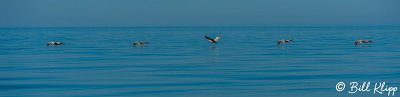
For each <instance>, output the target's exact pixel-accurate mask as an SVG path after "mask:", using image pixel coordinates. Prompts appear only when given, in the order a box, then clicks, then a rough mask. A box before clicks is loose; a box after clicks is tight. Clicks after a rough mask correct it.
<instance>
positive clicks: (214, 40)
mask: <svg viewBox="0 0 400 97" xmlns="http://www.w3.org/2000/svg"><path fill="white" fill-rule="evenodd" d="M221 36H222V35H219V36H217V37H215V39H212V38H210V37H207V36H206V35H205V36H204V37H205V38H206V39H208V41H210V42H211V43H217V42H218V39H219V38H220V37H221Z"/></svg>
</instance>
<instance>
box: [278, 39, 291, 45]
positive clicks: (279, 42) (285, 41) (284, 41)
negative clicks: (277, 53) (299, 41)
mask: <svg viewBox="0 0 400 97" xmlns="http://www.w3.org/2000/svg"><path fill="white" fill-rule="evenodd" d="M281 42H283V43H288V42H295V41H293V40H279V41H278V44H277V45H280V44H281Z"/></svg>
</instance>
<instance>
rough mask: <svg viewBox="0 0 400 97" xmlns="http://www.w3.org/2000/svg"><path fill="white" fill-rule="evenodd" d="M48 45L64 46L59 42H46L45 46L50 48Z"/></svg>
mask: <svg viewBox="0 0 400 97" xmlns="http://www.w3.org/2000/svg"><path fill="white" fill-rule="evenodd" d="M50 44H51V45H64V44H63V43H61V42H48V43H47V45H46V46H50Z"/></svg>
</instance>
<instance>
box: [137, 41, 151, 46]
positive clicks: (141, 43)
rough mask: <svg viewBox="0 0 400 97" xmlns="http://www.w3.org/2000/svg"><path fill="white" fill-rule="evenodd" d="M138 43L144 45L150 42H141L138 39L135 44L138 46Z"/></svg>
mask: <svg viewBox="0 0 400 97" xmlns="http://www.w3.org/2000/svg"><path fill="white" fill-rule="evenodd" d="M136 44H140V45H144V44H149V43H148V42H140V41H138V42H134V43H133V46H136Z"/></svg>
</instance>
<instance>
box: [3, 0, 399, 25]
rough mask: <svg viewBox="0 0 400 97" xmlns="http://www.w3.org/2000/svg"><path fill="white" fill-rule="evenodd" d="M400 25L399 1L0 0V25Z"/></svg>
mask: <svg viewBox="0 0 400 97" xmlns="http://www.w3.org/2000/svg"><path fill="white" fill-rule="evenodd" d="M399 25H400V0H0V27H137V26H140V27H147V26H157V27H165V26H167V27H168V26H217V27H226V26H231V27H277V26H399Z"/></svg>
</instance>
